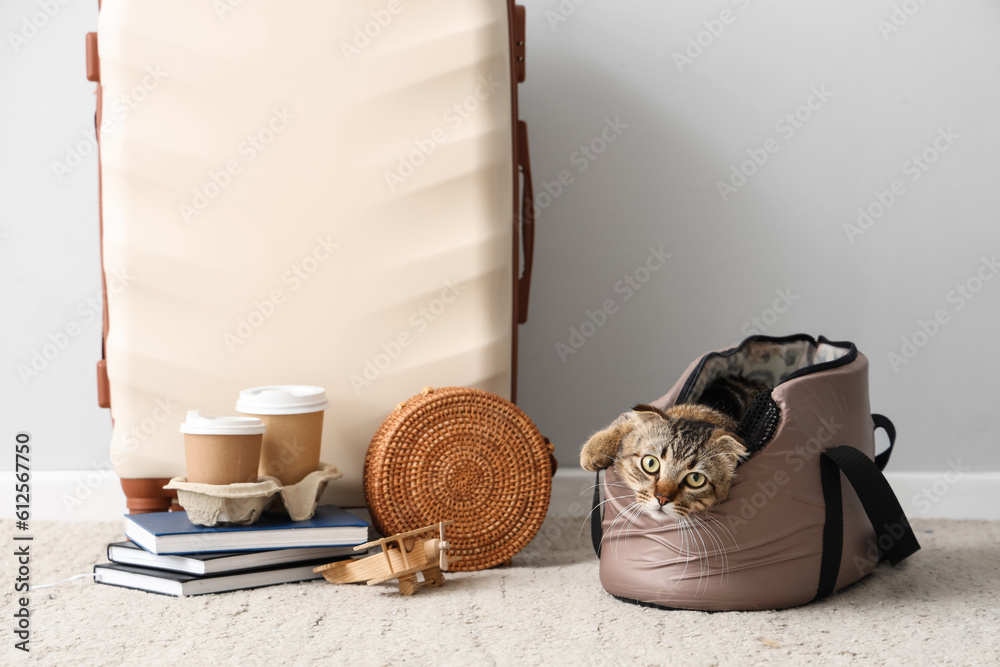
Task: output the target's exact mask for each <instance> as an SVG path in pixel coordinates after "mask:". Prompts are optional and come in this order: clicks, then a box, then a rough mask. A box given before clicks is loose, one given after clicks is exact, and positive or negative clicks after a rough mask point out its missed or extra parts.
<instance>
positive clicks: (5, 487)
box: [0, 468, 1000, 521]
mask: <svg viewBox="0 0 1000 667" xmlns="http://www.w3.org/2000/svg"><path fill="white" fill-rule="evenodd" d="M886 477H887V478H888V479H889V483H890V484H892V488H893V489H894V490H895V491H896V495H897V497H898V498H899V502H900V504H902V506H903V509H904V511H905V512H906V514H907V516H909V517H910V518H923V519H985V520H990V521H997V520H1000V472H965V471H961V472H955V471H943V472H939V473H931V472H894V473H887V474H886ZM14 484H15V482H14V473H13V472H10V471H0V518H3V519H10V518H13V517H14V512H15V508H14V504H15V502H14V500H15V498H14V495H15V494H14ZM593 484H594V476H593V474H592V473H589V472H586V471H584V470H580V469H579V468H570V469H564V470H560V471H559V472H557V473H556V476H555V479H554V480H553V483H552V502H551V503H550V505H549V513H550V514H559V515H562V514H570V515H572V516H577V517H582V516H584V515H585V514H587V512H589V511H590V503H591V498H592V495H593ZM124 513H125V494H123V493H122V489H121V484H119V482H118V478H117V477H115V476H114V475H112V474H110V473H107V472H101V471H94V470H87V471H76V470H39V471H35V472H32V474H31V518H32V519H39V520H59V521H110V520H115V519H119V518H121V516H122V515H123V514H124Z"/></svg>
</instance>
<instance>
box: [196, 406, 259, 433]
mask: <svg viewBox="0 0 1000 667" xmlns="http://www.w3.org/2000/svg"><path fill="white" fill-rule="evenodd" d="M265 429H266V427H265V426H264V422H262V421H261V420H259V419H257V418H256V417H219V416H216V415H203V414H201V411H199V410H188V413H187V418H186V419H185V420H184V423H183V424H181V433H190V434H191V435H256V434H258V433H263V432H264V431H265Z"/></svg>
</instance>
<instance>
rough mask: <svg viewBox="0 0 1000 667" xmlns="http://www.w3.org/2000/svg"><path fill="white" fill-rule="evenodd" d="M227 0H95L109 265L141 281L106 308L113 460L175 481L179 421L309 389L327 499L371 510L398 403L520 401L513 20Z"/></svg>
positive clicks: (431, 10) (503, 6)
mask: <svg viewBox="0 0 1000 667" xmlns="http://www.w3.org/2000/svg"><path fill="white" fill-rule="evenodd" d="M222 4H225V3H215V4H214V5H213V4H211V3H206V2H203V1H201V0H178V1H174V2H170V3H149V2H139V1H137V0H106V1H105V2H104V3H103V6H102V8H101V14H100V19H99V30H98V50H99V55H100V81H101V85H102V88H103V90H102V93H103V121H102V122H103V123H104V131H102V132H101V172H102V173H101V177H102V191H101V203H102V208H103V211H102V215H103V222H102V224H103V261H104V271H105V275H106V276H111V275H118V276H123V277H124V280H125V281H126V282H127V285H126V286H125V288H124V289H122V290H120V292H118V293H117V294H109V295H108V296H109V299H108V304H107V313H106V315H107V338H106V343H105V348H106V349H105V353H106V354H105V356H106V368H107V377H108V380H109V387H110V402H111V406H112V409H113V416H114V420H115V421H114V435H113V439H112V444H111V448H112V452H113V456H112V458H113V460H114V461H115V469H116V471H117V472H118V474H119V475H120V476H121V477H122V478H165V477H171V476H175V475H181V474H183V473H184V455H183V447H182V439H181V435H180V434H179V432H178V425H179V424H180V422H181V421H182V417H183V415H184V413H185V411H186V410H188V409H195V408H197V409H201V410H203V411H205V412H208V413H217V414H232V413H233V412H234V403H235V400H236V397H237V394H238V392H239V391H240V390H241V389H243V388H246V387H250V386H254V385H261V384H282V383H300V384H316V385H321V386H324V387H325V388H326V390H327V392H328V395H329V397H330V401H331V406H332V407H331V408H330V409H329V411H328V412H327V414H326V422H325V429H324V434H323V456H322V458H323V460H325V461H329V462H331V463H335V464H336V465H337V466H338V467H339V468H340V470H341V471H343V473H344V478H343V479H342V480H340V481H339V482H338V483H337V484H335V485H331V487H332V488H333V495H332V496H329V499H331V500H332V501H333V502H336V503H339V504H343V505H360V504H362V503H363V500H364V497H363V493H362V486H361V473H362V465H363V461H364V453H365V448H366V447H367V445H368V442H369V440H370V439H371V436H372V434H373V433H374V432H375V430H376V428H377V427H378V425H379V423H380V422H381V421H382V420H383V419H384V418H385V416H386V415H387V414H388V413H389V412H390V411H391V410H392V408H393V406H394V405H395V404H396V403H398V402H399V401H400V400H402V399H403V398H405V397H407V396H410V395H412V394H414V393H415V392H416V391H418V390H419V389H420V388H421V387H423V386H425V385H428V384H431V385H438V386H447V385H464V386H472V387H478V388H481V389H484V390H487V391H490V392H494V393H496V394H499V395H501V396H505V397H511V393H512V386H513V361H512V358H513V356H514V355H513V354H512V352H514V351H515V350H516V322H515V319H516V318H515V317H514V315H513V313H514V310H515V307H516V303H515V300H516V296H514V294H513V292H514V285H515V283H516V280H517V273H518V266H517V261H518V259H517V252H516V246H515V244H516V243H517V233H518V232H517V225H516V222H517V220H518V218H517V211H516V210H515V207H514V203H513V202H514V200H515V199H516V196H517V195H516V188H517V183H516V174H517V164H516V163H515V159H516V158H515V156H514V150H513V148H512V147H513V146H514V144H515V143H516V141H517V125H516V124H515V123H514V118H515V117H516V97H515V95H516V91H515V89H514V85H515V83H516V82H515V81H512V79H513V78H514V77H515V72H516V68H513V67H512V66H511V62H512V55H514V54H512V50H513V49H515V48H517V47H514V46H513V40H512V39H511V33H510V22H511V20H512V16H513V7H512V5H509V3H508V2H506V1H505V0H468V1H464V2H445V1H444V0H436V1H430V2H420V3H415V4H410V3H407V2H402V1H401V2H398V3H393V2H388V3H387V2H304V1H288V0H285V1H282V2H278V1H277V0H254V1H253V2H243V3H240V4H238V5H237V6H235V7H232V11H225V12H224V13H222V14H219V13H218V11H219V7H217V5H222ZM232 4H236V3H232ZM226 6H229V5H226ZM390 10H395V11H390ZM520 46H523V43H522V44H521V45H520ZM151 73H155V74H156V76H153V75H152V74H151ZM151 77H152V78H151ZM144 79H145V82H144ZM140 89H144V90H142V91H140ZM123 94H124V95H126V96H127V97H126V99H127V100H128V101H129V102H131V103H132V105H126V106H128V111H127V112H126V111H124V110H123V108H121V107H120V106H119V105H117V104H116V101H118V100H121V96H122V95H123ZM139 96H141V97H142V99H141V100H138V99H136V98H138V97H139ZM512 109H513V110H514V113H513V114H512ZM109 120H110V121H111V125H109V124H108V121H109ZM392 174H395V176H392ZM512 247H513V248H514V249H515V251H514V252H512Z"/></svg>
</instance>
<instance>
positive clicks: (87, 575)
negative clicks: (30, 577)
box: [28, 572, 94, 591]
mask: <svg viewBox="0 0 1000 667" xmlns="http://www.w3.org/2000/svg"><path fill="white" fill-rule="evenodd" d="M93 576H94V573H93V572H86V573H84V574H74V575H73V576H72V577H68V578H66V579H63V580H62V581H56V582H53V583H51V584H40V585H38V586H30V587H29V588H28V590H29V591H37V590H38V589H39V588H51V587H52V586H59V585H61V584H65V583H66V582H68V581H73V580H74V579H79V578H81V577H93Z"/></svg>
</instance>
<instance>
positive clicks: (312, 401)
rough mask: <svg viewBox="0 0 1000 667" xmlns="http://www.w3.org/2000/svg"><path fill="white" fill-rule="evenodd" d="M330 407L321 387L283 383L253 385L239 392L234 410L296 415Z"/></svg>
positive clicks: (260, 413)
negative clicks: (263, 385)
mask: <svg viewBox="0 0 1000 667" xmlns="http://www.w3.org/2000/svg"><path fill="white" fill-rule="evenodd" d="M328 407H330V402H329V401H328V400H326V390H325V389H323V387H310V386H308V385H300V384H283V385H273V386H269V387H254V388H252V389H244V390H243V391H241V392H240V398H239V400H238V401H236V412H242V413H245V414H251V415H297V414H302V413H303V412H319V411H320V410H326V409H327V408H328Z"/></svg>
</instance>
